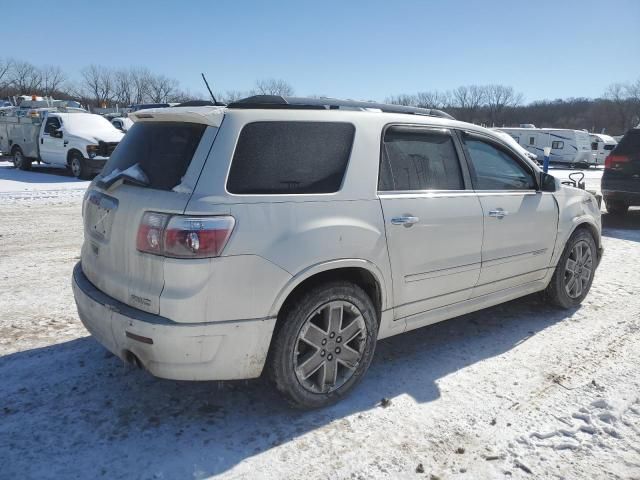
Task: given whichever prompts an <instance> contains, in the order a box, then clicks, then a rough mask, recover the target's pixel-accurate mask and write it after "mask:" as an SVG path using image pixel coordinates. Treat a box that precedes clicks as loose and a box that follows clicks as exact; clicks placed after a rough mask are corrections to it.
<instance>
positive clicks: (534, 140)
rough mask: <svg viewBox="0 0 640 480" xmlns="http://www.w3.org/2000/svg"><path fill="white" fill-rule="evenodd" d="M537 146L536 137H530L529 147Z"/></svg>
mask: <svg viewBox="0 0 640 480" xmlns="http://www.w3.org/2000/svg"><path fill="white" fill-rule="evenodd" d="M535 144H536V137H529V145H535Z"/></svg>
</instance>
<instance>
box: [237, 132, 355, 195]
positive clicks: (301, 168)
mask: <svg viewBox="0 0 640 480" xmlns="http://www.w3.org/2000/svg"><path fill="white" fill-rule="evenodd" d="M354 134H355V128H354V126H353V125H351V124H349V123H337V122H255V123H250V124H248V125H245V127H244V128H243V129H242V132H240V137H239V139H238V145H237V146H236V151H235V154H234V155H233V160H232V163H231V169H230V171H229V179H228V180H227V190H228V191H229V193H234V194H245V195H247V194H262V195H264V194H267V195H273V194H305V193H307V194H308V193H334V192H337V191H338V190H340V186H341V185H342V180H343V178H344V173H345V170H346V168H347V163H348V162H349V156H350V153H351V146H352V145H353V137H354Z"/></svg>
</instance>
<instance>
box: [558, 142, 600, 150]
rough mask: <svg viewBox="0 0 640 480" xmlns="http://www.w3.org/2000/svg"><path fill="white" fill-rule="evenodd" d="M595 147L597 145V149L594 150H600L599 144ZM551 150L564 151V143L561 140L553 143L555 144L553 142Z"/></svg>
mask: <svg viewBox="0 0 640 480" xmlns="http://www.w3.org/2000/svg"><path fill="white" fill-rule="evenodd" d="M595 145H596V148H594V150H597V149H598V144H597V143H596V144H595ZM551 148H552V149H553V150H560V149H563V148H564V142H563V141H561V140H556V141H553V142H551Z"/></svg>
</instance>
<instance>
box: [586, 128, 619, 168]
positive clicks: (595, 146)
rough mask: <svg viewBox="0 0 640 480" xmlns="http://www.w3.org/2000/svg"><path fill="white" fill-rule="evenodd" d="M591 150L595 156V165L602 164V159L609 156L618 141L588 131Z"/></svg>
mask: <svg viewBox="0 0 640 480" xmlns="http://www.w3.org/2000/svg"><path fill="white" fill-rule="evenodd" d="M589 137H591V151H592V152H593V154H594V155H595V157H596V165H604V160H605V158H607V157H608V156H609V154H610V153H611V150H613V149H614V148H615V147H616V145H617V144H618V142H617V141H616V139H615V138H613V137H611V136H609V135H604V134H601V133H590V134H589Z"/></svg>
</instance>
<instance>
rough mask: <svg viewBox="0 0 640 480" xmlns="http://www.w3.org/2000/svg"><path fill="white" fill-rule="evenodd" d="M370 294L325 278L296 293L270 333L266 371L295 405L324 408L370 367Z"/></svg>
mask: <svg viewBox="0 0 640 480" xmlns="http://www.w3.org/2000/svg"><path fill="white" fill-rule="evenodd" d="M377 326H378V322H377V318H376V310H375V308H374V306H373V303H372V302H371V299H370V298H369V296H368V295H367V294H366V293H365V292H364V290H362V288H360V287H359V286H357V285H354V284H352V283H349V282H341V281H336V282H329V283H326V284H324V285H321V286H319V287H316V288H314V289H313V290H310V291H309V292H307V293H305V294H303V295H302V296H301V297H299V298H298V299H297V300H296V301H295V303H294V304H293V305H291V306H290V307H289V308H287V310H286V311H285V312H283V314H282V318H280V319H279V322H278V327H277V328H276V331H275V332H274V337H273V341H272V342H273V343H272V348H271V352H270V356H269V366H268V368H269V373H270V376H271V379H272V381H273V382H274V384H275V386H276V389H277V390H278V391H279V392H280V393H282V394H283V395H284V396H285V397H286V398H287V399H288V400H289V402H290V403H291V404H292V405H294V406H295V407H298V408H303V409H311V408H319V407H325V406H327V405H331V404H332V403H335V402H337V401H338V400H340V399H341V398H342V397H344V396H345V395H347V394H348V393H349V392H350V391H352V390H353V388H354V387H355V386H356V385H357V384H358V383H359V382H360V380H361V379H362V377H363V376H364V374H365V372H366V371H367V369H368V368H369V364H370V363H371V359H372V358H373V353H374V351H375V346H376V337H377V332H378V328H377Z"/></svg>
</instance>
